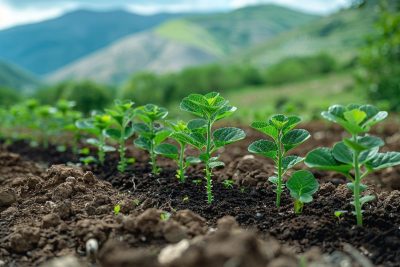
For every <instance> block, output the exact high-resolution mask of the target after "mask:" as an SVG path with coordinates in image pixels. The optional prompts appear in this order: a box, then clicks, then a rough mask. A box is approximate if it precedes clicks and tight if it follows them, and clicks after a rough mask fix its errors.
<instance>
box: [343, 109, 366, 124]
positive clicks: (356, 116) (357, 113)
mask: <svg viewBox="0 0 400 267" xmlns="http://www.w3.org/2000/svg"><path fill="white" fill-rule="evenodd" d="M343 116H344V118H345V119H346V121H348V122H349V123H351V124H353V125H360V124H361V122H363V121H364V119H365V118H366V117H367V114H366V113H365V112H364V111H362V110H359V109H353V110H349V111H346V112H345V113H343Z"/></svg>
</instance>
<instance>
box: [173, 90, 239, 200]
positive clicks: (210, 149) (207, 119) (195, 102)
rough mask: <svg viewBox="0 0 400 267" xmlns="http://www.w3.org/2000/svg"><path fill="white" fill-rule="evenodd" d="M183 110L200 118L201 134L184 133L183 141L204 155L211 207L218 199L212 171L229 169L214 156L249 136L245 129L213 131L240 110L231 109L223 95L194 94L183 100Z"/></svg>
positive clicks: (199, 129)
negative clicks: (217, 125) (218, 124)
mask: <svg viewBox="0 0 400 267" xmlns="http://www.w3.org/2000/svg"><path fill="white" fill-rule="evenodd" d="M180 107H181V109H182V110H183V111H187V112H190V113H192V114H193V115H195V116H197V117H199V118H200V119H198V120H196V129H198V131H196V132H193V133H190V134H185V133H182V138H185V140H186V142H187V143H188V144H190V145H191V146H193V147H194V148H196V149H198V150H199V151H200V156H199V158H200V160H201V161H202V162H203V163H204V164H205V180H206V181H207V184H206V190H207V203H208V204H211V203H212V201H213V199H214V197H213V194H212V180H211V177H212V170H213V169H214V168H216V167H220V166H224V165H225V164H224V163H223V162H221V161H219V156H213V154H214V153H215V152H217V151H218V149H220V148H222V147H224V146H226V145H228V144H231V143H234V142H237V141H239V140H242V139H243V138H245V136H246V134H245V133H244V131H243V130H242V129H239V128H234V127H225V128H219V129H216V130H214V131H213V130H212V127H213V124H214V123H215V122H216V121H218V120H221V119H223V118H225V117H228V116H230V115H232V114H233V112H235V111H236V107H233V106H230V105H229V101H227V100H225V99H224V98H223V97H221V96H220V95H219V93H216V92H212V93H208V94H206V95H200V94H191V95H189V96H188V97H185V98H184V99H183V100H182V102H181V104H180ZM191 130H195V129H194V128H193V129H191Z"/></svg>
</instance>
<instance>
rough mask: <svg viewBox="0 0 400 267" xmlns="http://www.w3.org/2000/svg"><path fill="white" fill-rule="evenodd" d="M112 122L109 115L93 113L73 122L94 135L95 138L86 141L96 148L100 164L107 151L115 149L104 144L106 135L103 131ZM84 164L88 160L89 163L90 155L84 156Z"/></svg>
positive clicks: (102, 163) (102, 162)
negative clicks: (88, 116)
mask: <svg viewBox="0 0 400 267" xmlns="http://www.w3.org/2000/svg"><path fill="white" fill-rule="evenodd" d="M111 123H112V118H111V116H109V115H107V114H95V113H93V114H92V116H91V117H90V118H88V119H82V120H78V121H77V122H76V123H75V126H76V127H77V128H78V129H81V130H84V131H86V132H88V133H89V134H91V135H93V136H95V138H88V139H87V140H86V142H87V143H88V144H90V145H93V146H95V147H96V148H97V158H98V160H99V162H100V164H101V165H104V160H105V156H106V153H107V152H111V151H115V148H114V147H112V146H108V145H107V144H106V136H105V134H104V131H105V130H106V129H108V128H109V127H110V125H111ZM83 159H85V162H84V163H85V164H86V162H87V161H88V160H90V162H89V163H91V161H92V158H91V157H85V158H83Z"/></svg>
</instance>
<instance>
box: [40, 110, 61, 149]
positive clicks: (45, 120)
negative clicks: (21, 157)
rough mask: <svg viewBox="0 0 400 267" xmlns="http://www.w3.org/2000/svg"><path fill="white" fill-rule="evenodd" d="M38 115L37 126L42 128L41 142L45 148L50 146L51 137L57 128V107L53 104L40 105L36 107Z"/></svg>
mask: <svg viewBox="0 0 400 267" xmlns="http://www.w3.org/2000/svg"><path fill="white" fill-rule="evenodd" d="M35 111H36V117H37V121H36V122H37V123H38V125H37V127H38V129H40V133H41V142H42V145H43V147H44V148H48V147H49V141H50V137H51V136H52V134H53V133H54V131H55V130H56V129H57V126H58V125H57V123H56V120H55V115H56V113H57V109H56V108H55V107H52V106H48V105H46V106H39V107H37V108H36V110H35Z"/></svg>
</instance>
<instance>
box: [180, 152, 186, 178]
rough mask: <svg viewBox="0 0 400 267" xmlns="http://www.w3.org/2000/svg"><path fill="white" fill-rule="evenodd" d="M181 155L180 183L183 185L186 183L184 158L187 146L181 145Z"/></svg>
mask: <svg viewBox="0 0 400 267" xmlns="http://www.w3.org/2000/svg"><path fill="white" fill-rule="evenodd" d="M180 146H181V153H180V155H179V181H180V182H181V183H184V182H185V168H184V167H185V166H184V157H185V145H184V144H180Z"/></svg>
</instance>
